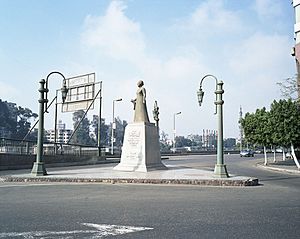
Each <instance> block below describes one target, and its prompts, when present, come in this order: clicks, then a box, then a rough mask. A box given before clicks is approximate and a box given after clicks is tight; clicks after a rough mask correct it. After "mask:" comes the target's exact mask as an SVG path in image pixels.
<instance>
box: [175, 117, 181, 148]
mask: <svg viewBox="0 0 300 239" xmlns="http://www.w3.org/2000/svg"><path fill="white" fill-rule="evenodd" d="M180 114H181V111H180V112H177V113H175V114H174V115H173V150H174V153H175V150H176V149H175V148H176V115H180Z"/></svg>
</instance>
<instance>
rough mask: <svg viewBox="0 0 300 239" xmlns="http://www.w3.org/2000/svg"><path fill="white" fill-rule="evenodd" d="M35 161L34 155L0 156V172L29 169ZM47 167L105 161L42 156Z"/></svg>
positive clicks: (90, 158)
mask: <svg viewBox="0 0 300 239" xmlns="http://www.w3.org/2000/svg"><path fill="white" fill-rule="evenodd" d="M35 161H36V155H20V154H0V170H12V169H30V168H32V166H33V163H34V162H35ZM43 161H44V163H45V165H46V166H47V167H49V166H50V167H64V166H76V165H88V164H97V163H100V162H104V161H105V157H104V156H101V157H97V156H76V155H44V156H43Z"/></svg>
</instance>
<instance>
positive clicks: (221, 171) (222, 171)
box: [214, 164, 229, 178]
mask: <svg viewBox="0 0 300 239" xmlns="http://www.w3.org/2000/svg"><path fill="white" fill-rule="evenodd" d="M214 173H215V176H216V177H218V178H229V175H228V172H227V169H226V165H224V164H216V165H215V170H214Z"/></svg>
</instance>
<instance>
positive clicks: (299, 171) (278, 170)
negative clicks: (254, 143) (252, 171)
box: [256, 163, 300, 174]
mask: <svg viewBox="0 0 300 239" xmlns="http://www.w3.org/2000/svg"><path fill="white" fill-rule="evenodd" d="M256 167H258V168H263V169H267V170H272V171H277V172H285V173H291V174H300V170H294V169H285V168H277V167H272V166H266V165H263V164H260V163H258V164H256Z"/></svg>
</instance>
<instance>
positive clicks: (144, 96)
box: [142, 88, 146, 103]
mask: <svg viewBox="0 0 300 239" xmlns="http://www.w3.org/2000/svg"><path fill="white" fill-rule="evenodd" d="M142 93H143V103H146V90H145V88H142Z"/></svg>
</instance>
